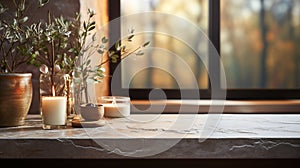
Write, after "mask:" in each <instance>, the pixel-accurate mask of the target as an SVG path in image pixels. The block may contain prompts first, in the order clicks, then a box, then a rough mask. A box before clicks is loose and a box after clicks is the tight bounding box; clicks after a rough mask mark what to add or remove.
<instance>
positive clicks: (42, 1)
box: [39, 0, 49, 7]
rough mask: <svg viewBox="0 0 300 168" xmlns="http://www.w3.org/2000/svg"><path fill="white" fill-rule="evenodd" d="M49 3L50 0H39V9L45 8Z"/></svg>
mask: <svg viewBox="0 0 300 168" xmlns="http://www.w3.org/2000/svg"><path fill="white" fill-rule="evenodd" d="M48 2H49V0H39V7H43V6H45V5H46V4H47V3H48Z"/></svg>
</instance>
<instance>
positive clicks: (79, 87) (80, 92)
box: [73, 69, 97, 114]
mask: <svg viewBox="0 0 300 168" xmlns="http://www.w3.org/2000/svg"><path fill="white" fill-rule="evenodd" d="M91 75H92V74H86V73H84V71H81V70H80V69H76V70H74V73H73V93H74V94H73V98H74V110H75V113H76V114H81V113H80V110H81V106H83V105H86V104H91V103H92V104H96V103H97V101H96V95H95V81H94V80H92V79H91V78H90V76H91Z"/></svg>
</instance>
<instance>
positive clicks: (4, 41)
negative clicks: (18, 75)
mask: <svg viewBox="0 0 300 168" xmlns="http://www.w3.org/2000/svg"><path fill="white" fill-rule="evenodd" d="M46 3H47V0H39V1H38V4H37V5H38V7H42V6H44V5H45V4H46ZM13 4H14V8H13V9H9V8H7V7H5V6H3V4H1V2H0V17H1V20H0V66H1V68H0V72H2V73H7V72H9V73H11V72H16V71H18V67H19V66H20V65H22V64H26V63H29V62H30V61H31V60H32V59H33V58H32V57H33V56H32V55H27V54H23V53H24V50H25V49H24V48H26V47H25V46H26V45H27V46H29V45H31V44H30V39H31V38H32V34H31V31H30V27H31V26H30V25H27V24H26V22H27V21H28V19H29V17H28V16H27V15H26V12H27V11H28V8H27V7H26V1H25V0H19V1H17V0H13ZM9 15H12V16H13V17H12V18H11V17H8V16H9Z"/></svg>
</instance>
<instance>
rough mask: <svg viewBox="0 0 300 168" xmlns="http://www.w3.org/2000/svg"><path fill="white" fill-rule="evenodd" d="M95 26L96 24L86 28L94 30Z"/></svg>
mask: <svg viewBox="0 0 300 168" xmlns="http://www.w3.org/2000/svg"><path fill="white" fill-rule="evenodd" d="M95 28H96V26H91V27H89V28H88V31H91V30H94V29H95Z"/></svg>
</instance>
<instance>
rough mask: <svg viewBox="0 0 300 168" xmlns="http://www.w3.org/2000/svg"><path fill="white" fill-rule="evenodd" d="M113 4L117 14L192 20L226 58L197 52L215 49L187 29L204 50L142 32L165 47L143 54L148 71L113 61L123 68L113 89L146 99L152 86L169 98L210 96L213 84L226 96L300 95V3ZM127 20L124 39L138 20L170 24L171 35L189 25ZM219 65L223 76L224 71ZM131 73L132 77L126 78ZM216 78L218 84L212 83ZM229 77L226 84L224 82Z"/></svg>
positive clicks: (136, 0) (144, 0)
mask: <svg viewBox="0 0 300 168" xmlns="http://www.w3.org/2000/svg"><path fill="white" fill-rule="evenodd" d="M109 6H110V18H111V19H114V18H117V17H119V16H129V15H131V16H133V15H134V14H136V13H142V12H147V11H156V12H162V13H167V14H172V15H173V16H175V17H178V18H179V17H180V18H183V20H188V21H189V22H190V24H192V25H196V26H198V27H199V28H200V29H201V30H202V31H203V32H204V33H206V34H208V37H209V39H210V40H211V42H212V44H213V47H214V48H213V49H215V50H216V52H217V53H220V57H221V59H218V60H214V59H212V57H210V56H208V59H207V60H206V59H199V53H203V54H208V55H210V54H211V48H210V47H209V44H207V43H205V42H204V43H202V41H201V39H202V38H200V36H201V35H199V34H197V32H192V31H190V32H185V34H186V36H189V38H188V39H190V40H189V43H190V44H192V45H197V46H196V47H193V48H197V49H198V50H197V51H196V52H194V50H191V49H190V48H191V46H189V45H186V43H184V42H182V41H181V40H180V39H178V38H173V37H170V36H168V35H166V34H163V33H142V34H137V35H136V37H135V38H136V40H137V41H142V40H147V39H148V40H150V41H151V42H152V43H151V45H152V46H151V47H153V48H160V50H150V51H149V52H148V51H145V55H146V56H145V57H143V58H142V59H140V58H137V59H139V62H138V63H139V64H144V65H147V66H146V67H148V68H144V69H135V68H136V66H137V65H134V64H137V63H136V62H134V63H130V62H127V61H126V62H125V63H121V67H122V68H120V69H116V67H117V65H116V64H112V65H111V70H112V71H111V73H112V74H113V73H114V72H115V70H120V71H121V72H120V73H118V74H119V76H118V77H117V78H118V79H119V82H117V83H118V85H116V86H114V88H113V89H114V90H116V89H117V88H118V89H117V90H118V92H119V94H127V93H126V91H127V90H128V89H129V92H130V97H132V98H133V99H148V95H149V94H150V95H151V94H155V92H152V91H153V89H155V88H159V89H161V90H163V91H164V93H165V96H166V98H169V99H178V98H182V94H181V93H182V92H186V94H185V95H193V94H192V93H195V92H198V93H199V95H200V97H201V98H207V99H210V98H212V96H211V95H212V93H211V91H212V89H214V90H217V92H220V93H221V94H222V93H223V92H224V91H226V95H227V98H228V99H293V98H299V97H300V94H299V91H300V90H299V88H300V48H299V47H297V44H299V42H300V29H299V24H300V21H299V20H300V2H299V1H298V0H251V1H250V0H223V1H220V0H190V1H184V0H174V1H172V2H170V1H169V0H125V1H122V0H121V1H113V2H111V1H109ZM145 16H146V15H145ZM148 16H149V15H148ZM132 18H134V17H132ZM149 20H150V21H149ZM126 21H127V22H123V21H122V19H121V21H120V25H121V26H120V30H119V31H120V34H119V36H122V34H123V33H124V32H126V31H128V29H129V28H130V26H131V25H132V24H133V23H140V24H139V25H138V26H136V27H134V28H135V29H136V30H139V29H141V30H142V29H144V28H145V27H147V28H149V27H151V28H152V30H153V31H154V32H155V30H156V29H159V28H160V27H165V28H167V29H168V30H169V31H170V33H171V34H172V31H175V32H176V31H178V30H180V32H182V31H184V30H185V28H184V25H174V24H169V23H168V20H166V19H163V18H162V19H161V21H160V22H151V19H147V18H142V19H140V20H138V19H136V20H135V19H133V20H131V21H129V20H126ZM134 25H137V24H134ZM199 46H201V47H199ZM168 51H171V52H168ZM172 55H176V56H179V57H180V60H179V61H178V60H176V59H172ZM170 58H171V59H170ZM182 60H183V62H185V63H186V65H187V66H189V67H190V69H191V73H188V75H187V73H186V72H185V71H184V69H178V68H177V67H182V66H177V65H178V64H180V62H181V61H182ZM220 62H221V63H222V64H220ZM161 64H163V65H161ZM150 65H155V66H150ZM205 65H208V66H207V67H206V66H205ZM221 65H223V66H224V72H225V74H223V73H222V72H221V69H222V66H221ZM156 67H158V68H156ZM125 72H126V73H125ZM130 72H131V73H130ZM128 74H130V76H126V75H128ZM173 74H176V75H175V78H176V79H175V78H174V75H173ZM178 74H179V75H178ZM190 77H193V78H194V79H196V85H193V84H189V83H188V82H189V81H191V80H190V79H189V78H190ZM212 79H213V80H214V81H215V82H217V84H215V85H214V86H213V85H212V82H211V81H212ZM225 79H226V83H224V82H223V81H225ZM178 80H179V81H184V84H183V85H182V84H180V83H178V82H177V81H178ZM157 92H159V90H158V91H157ZM189 93H191V94H189ZM184 98H194V97H193V96H190V97H189V96H187V97H184Z"/></svg>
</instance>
